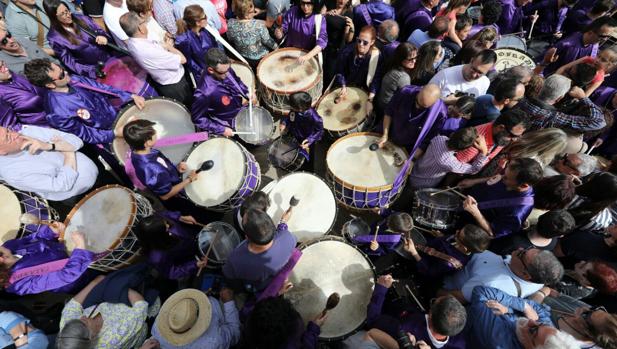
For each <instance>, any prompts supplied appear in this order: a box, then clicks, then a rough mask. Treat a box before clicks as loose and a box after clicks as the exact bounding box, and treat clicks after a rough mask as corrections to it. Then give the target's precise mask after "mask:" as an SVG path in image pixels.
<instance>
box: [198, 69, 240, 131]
mask: <svg viewBox="0 0 617 349" xmlns="http://www.w3.org/2000/svg"><path fill="white" fill-rule="evenodd" d="M245 96H248V88H247V87H246V85H245V84H244V83H243V82H242V80H240V78H238V76H237V75H236V73H235V72H234V71H233V69H229V73H228V74H227V76H226V77H225V80H223V81H220V80H217V79H216V78H214V77H213V76H212V75H210V74H208V73H206V74H204V75H203V76H202V77H201V81H200V82H199V85H198V87H197V90H195V95H194V99H195V100H194V102H193V107H192V109H191V114H192V118H193V123H195V125H196V126H197V127H198V128H199V129H200V130H203V131H208V132H210V133H214V134H223V132H224V131H225V127H229V128H231V129H234V127H235V119H236V115H238V112H239V111H240V109H241V108H242V98H243V97H245Z"/></svg>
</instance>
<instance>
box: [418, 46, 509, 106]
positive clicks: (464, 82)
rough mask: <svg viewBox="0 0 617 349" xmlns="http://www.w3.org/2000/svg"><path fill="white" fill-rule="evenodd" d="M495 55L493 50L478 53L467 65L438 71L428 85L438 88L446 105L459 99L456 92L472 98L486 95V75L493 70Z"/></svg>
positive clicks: (487, 82) (487, 84) (488, 82)
mask: <svg viewBox="0 0 617 349" xmlns="http://www.w3.org/2000/svg"><path fill="white" fill-rule="evenodd" d="M496 61H497V55H496V54H495V52H494V51H493V50H483V51H480V53H478V54H477V55H475V56H474V58H473V59H472V60H471V62H470V63H468V64H462V65H457V66H453V67H450V68H446V69H443V70H441V71H439V72H438V73H437V74H435V76H433V78H432V79H431V81H430V83H431V84H435V85H437V86H439V88H440V90H441V97H442V99H443V100H444V102H445V103H446V104H453V103H455V102H456V100H457V99H458V98H459V97H460V96H457V95H456V93H457V92H465V93H467V94H469V95H472V96H475V97H477V96H481V95H484V94H486V90H487V89H488V86H489V84H490V80H489V79H488V78H487V77H486V73H488V72H489V71H490V70H492V69H493V67H494V66H495V62H496Z"/></svg>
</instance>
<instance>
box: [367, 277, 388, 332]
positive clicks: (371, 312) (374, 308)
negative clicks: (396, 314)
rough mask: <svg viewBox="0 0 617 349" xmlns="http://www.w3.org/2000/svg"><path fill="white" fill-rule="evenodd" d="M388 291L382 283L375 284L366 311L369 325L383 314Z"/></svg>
mask: <svg viewBox="0 0 617 349" xmlns="http://www.w3.org/2000/svg"><path fill="white" fill-rule="evenodd" d="M387 292H388V289H387V288H385V287H384V286H382V285H380V284H375V289H374V290H373V295H372V296H371V302H370V303H369V304H368V307H367V311H366V323H367V325H368V326H371V323H372V322H373V321H375V320H376V319H377V317H379V315H380V314H381V308H382V307H383V302H384V301H385V299H386V293H387Z"/></svg>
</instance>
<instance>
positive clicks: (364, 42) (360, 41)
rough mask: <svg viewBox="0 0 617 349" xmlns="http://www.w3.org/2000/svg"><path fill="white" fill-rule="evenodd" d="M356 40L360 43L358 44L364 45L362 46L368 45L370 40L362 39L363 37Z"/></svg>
mask: <svg viewBox="0 0 617 349" xmlns="http://www.w3.org/2000/svg"><path fill="white" fill-rule="evenodd" d="M356 42H357V43H358V45H362V46H367V45H368V44H369V42H368V41H366V40H362V39H356Z"/></svg>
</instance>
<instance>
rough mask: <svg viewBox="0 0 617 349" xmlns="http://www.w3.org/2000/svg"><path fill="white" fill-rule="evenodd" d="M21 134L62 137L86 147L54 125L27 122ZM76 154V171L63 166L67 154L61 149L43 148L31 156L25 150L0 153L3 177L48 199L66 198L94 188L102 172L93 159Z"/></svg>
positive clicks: (36, 136)
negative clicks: (49, 126)
mask: <svg viewBox="0 0 617 349" xmlns="http://www.w3.org/2000/svg"><path fill="white" fill-rule="evenodd" d="M20 133H21V134H23V135H25V136H29V137H32V138H36V139H38V140H40V141H43V142H50V141H51V139H52V138H53V137H55V136H59V137H61V138H62V139H63V140H65V141H66V142H68V143H70V144H71V145H72V146H73V147H75V149H76V150H77V149H79V148H81V147H82V146H83V142H82V141H81V139H79V138H78V137H77V136H75V135H72V134H68V133H64V132H62V131H58V130H54V129H51V128H43V127H38V126H32V125H25V126H23V127H22V129H21V131H20ZM75 155H76V159H77V161H76V163H77V171H75V170H73V168H71V167H69V166H64V156H63V155H62V153H60V152H55V151H40V152H38V153H36V154H34V155H32V154H30V153H29V152H28V151H27V150H24V151H21V152H19V153H16V154H10V155H3V156H0V179H2V180H4V181H6V182H7V184H9V185H10V186H12V187H14V188H16V189H19V190H23V191H31V192H34V193H36V194H37V195H39V196H41V197H43V198H45V199H48V200H53V201H62V200H66V199H68V198H70V197H73V196H75V195H79V194H82V193H84V192H86V191H87V190H88V189H90V188H92V186H93V185H94V182H95V181H96V177H97V176H98V173H99V172H98V169H97V168H96V165H95V164H94V163H93V162H92V160H90V159H88V158H87V157H86V156H85V155H84V154H82V153H79V152H76V153H75Z"/></svg>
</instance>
